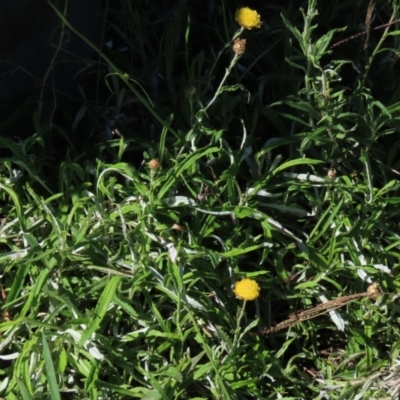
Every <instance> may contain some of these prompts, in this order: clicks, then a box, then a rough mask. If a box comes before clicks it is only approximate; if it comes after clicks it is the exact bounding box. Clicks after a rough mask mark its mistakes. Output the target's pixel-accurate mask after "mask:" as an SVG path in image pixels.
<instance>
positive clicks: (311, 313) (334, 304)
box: [259, 283, 382, 335]
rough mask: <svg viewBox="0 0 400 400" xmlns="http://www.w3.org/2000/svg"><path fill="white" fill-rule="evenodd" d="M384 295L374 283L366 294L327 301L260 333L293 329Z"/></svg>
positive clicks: (266, 333) (297, 313)
mask: <svg viewBox="0 0 400 400" xmlns="http://www.w3.org/2000/svg"><path fill="white" fill-rule="evenodd" d="M381 295H382V291H381V289H380V288H379V286H378V284H376V283H373V284H372V285H370V286H369V287H368V289H367V291H366V292H365V293H357V294H352V295H349V296H342V297H338V298H337V299H335V300H331V301H327V302H326V303H322V304H319V305H318V306H316V307H312V308H308V309H306V310H301V311H298V312H296V313H293V314H290V315H289V317H288V318H287V319H285V320H284V321H282V322H280V323H279V324H277V325H275V326H273V327H270V328H266V329H263V330H262V331H260V332H259V334H260V335H270V334H271V333H275V332H278V331H281V330H282V329H286V328H291V327H292V326H294V325H296V324H298V323H300V322H304V321H307V320H309V319H312V318H315V317H318V316H319V315H322V314H325V313H327V312H329V311H332V310H335V309H336V308H340V307H343V306H344V305H346V304H348V303H351V302H352V301H354V300H358V299H362V298H363V297H369V298H370V299H373V300H375V299H377V298H378V297H379V296H381Z"/></svg>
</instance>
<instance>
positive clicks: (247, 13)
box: [235, 7, 262, 30]
mask: <svg viewBox="0 0 400 400" xmlns="http://www.w3.org/2000/svg"><path fill="white" fill-rule="evenodd" d="M235 19H236V22H237V23H238V24H239V25H240V26H243V28H246V29H249V30H250V29H253V28H259V27H260V26H261V24H262V22H261V18H260V16H259V15H258V14H257V11H254V10H252V9H250V8H249V7H242V8H240V9H239V10H237V11H236V17H235Z"/></svg>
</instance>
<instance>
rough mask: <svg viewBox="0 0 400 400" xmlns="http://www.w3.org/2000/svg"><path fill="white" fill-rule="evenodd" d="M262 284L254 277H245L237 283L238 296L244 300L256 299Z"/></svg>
mask: <svg viewBox="0 0 400 400" xmlns="http://www.w3.org/2000/svg"><path fill="white" fill-rule="evenodd" d="M259 292H260V286H258V284H257V282H256V281H254V280H253V279H249V278H244V279H242V280H241V281H239V282H236V283H235V289H233V293H235V295H236V297H238V298H239V299H242V300H255V299H256V298H257V297H258V296H259V295H260V293H259Z"/></svg>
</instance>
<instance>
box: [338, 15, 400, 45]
mask: <svg viewBox="0 0 400 400" xmlns="http://www.w3.org/2000/svg"><path fill="white" fill-rule="evenodd" d="M398 22H400V18H399V19H396V20H395V21H392V22H387V23H386V24H383V25H379V26H376V27H375V28H374V29H373V31H377V30H378V29H382V28H386V27H388V26H391V25H394V24H397V23H398ZM367 33H368V31H364V32H360V33H357V34H355V35H353V36H350V37H348V38H346V39H343V40H340V41H339V42H336V43H334V44H333V45H332V46H331V47H330V48H331V49H333V48H335V47H337V46H340V45H342V44H344V43H346V42H349V41H350V40H353V39H357V38H358V37H360V36H363V35H366V34H367Z"/></svg>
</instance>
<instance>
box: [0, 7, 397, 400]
mask: <svg viewBox="0 0 400 400" xmlns="http://www.w3.org/2000/svg"><path fill="white" fill-rule="evenodd" d="M192 3H193V4H192ZM282 3H284V2H281V1H279V2H272V3H271V2H270V3H268V4H267V5H265V4H264V3H263V4H264V5H263V6H262V7H261V8H260V9H259V10H258V11H259V13H260V14H261V18H262V19H263V21H264V24H263V26H262V27H261V28H260V29H254V30H251V31H246V30H244V29H240V30H238V26H237V24H236V22H235V20H234V13H235V9H229V8H228V6H227V5H228V4H229V3H227V2H224V1H221V2H218V8H215V9H213V8H212V7H211V6H210V9H209V10H208V11H207V13H205V12H204V5H201V6H200V5H199V3H198V2H183V3H182V2H181V3H178V4H177V3H176V2H168V1H166V2H159V3H149V2H147V1H139V2H137V1H124V2H121V4H119V5H117V3H116V4H111V2H109V7H108V8H107V18H108V19H107V23H106V26H107V32H108V34H110V35H111V36H112V37H113V39H114V40H115V41H120V43H124V44H126V45H128V47H129V48H130V49H131V53H129V54H128V53H123V52H118V51H116V50H113V49H108V50H105V52H104V53H102V54H101V58H102V61H101V65H103V66H104V65H105V66H106V67H107V69H108V71H109V72H108V74H106V76H103V78H102V79H103V80H104V82H105V86H106V87H107V90H108V91H109V99H108V103H107V107H108V109H109V110H111V109H112V110H113V112H114V113H115V115H120V114H122V113H124V115H125V117H126V118H125V122H124V121H123V119H122V118H120V119H119V120H118V118H116V120H117V124H116V125H115V126H113V129H117V130H114V133H119V136H116V135H115V136H114V137H113V139H110V140H108V141H103V140H100V139H99V140H97V139H94V140H93V142H92V143H90V148H88V149H87V151H86V152H85V153H79V152H78V151H77V150H76V148H75V147H74V146H73V144H72V145H71V147H68V151H64V152H63V153H62V154H63V156H62V157H61V158H60V159H57V160H55V159H51V157H53V155H54V148H57V140H56V139H54V141H51V140H50V142H47V141H46V140H43V137H45V136H43V135H45V134H46V132H45V128H43V131H40V129H39V132H38V133H37V134H35V135H32V136H31V137H30V138H29V139H27V140H26V141H23V142H14V141H13V140H11V139H5V138H1V139H0V145H1V147H2V148H3V149H7V151H8V152H9V154H8V155H7V157H3V158H2V163H1V167H0V204H1V210H2V212H1V218H2V219H1V224H0V242H1V252H0V259H1V285H2V293H1V298H2V302H1V312H2V314H1V315H2V318H1V322H0V335H1V343H0V360H1V362H0V380H1V383H0V396H2V397H4V398H6V399H10V400H13V399H24V400H25V399H59V398H63V399H64V398H65V399H67V398H68V399H89V398H90V399H128V398H141V399H152V400H156V399H198V400H200V399H286V400H289V399H305V398H307V399H308V398H310V399H336V400H339V399H346V400H350V399H354V400H356V399H362V398H364V399H374V398H376V399H378V398H379V399H385V398H387V399H389V398H395V396H398V393H399V387H398V384H397V382H398V379H399V373H400V367H399V365H400V364H399V349H400V341H399V339H398V338H399V337H400V336H399V334H400V332H399V326H400V325H399V316H398V313H397V311H398V294H397V292H398V290H399V287H400V281H399V279H398V270H399V261H398V260H399V256H400V238H399V234H398V228H399V222H400V220H399V213H400V212H399V207H398V205H399V203H400V193H399V188H400V184H399V181H398V178H399V175H400V172H399V170H400V158H399V157H397V154H398V152H399V150H398V149H399V147H400V141H399V139H398V137H397V136H398V135H397V134H398V130H399V128H398V127H399V122H400V121H399V118H400V117H399V109H400V90H399V83H400V81H399V78H398V76H399V75H398V73H397V72H398V71H397V69H398V66H397V55H398V50H397V49H398V30H397V23H396V24H390V25H388V26H385V27H383V28H381V29H376V30H372V31H371V32H370V33H369V35H359V36H357V37H355V38H351V36H352V35H355V34H357V33H360V32H362V31H364V30H365V29H366V27H365V26H364V24H365V18H366V17H365V16H366V14H367V4H363V3H362V2H341V1H339V0H337V1H331V2H324V1H322V0H320V1H317V0H309V1H308V3H307V2H303V3H304V4H303V8H301V9H297V8H295V6H294V3H296V2H288V3H287V4H282ZM328 3H329V4H328ZM389 3H390V4H387V2H377V4H376V6H375V9H374V10H373V16H374V20H373V21H372V24H373V26H375V25H380V24H384V23H389V22H390V21H395V20H397V19H398V18H399V10H398V2H397V0H391V1H390V2H389ZM375 20H376V21H379V23H377V24H375V22H374V21H375ZM374 24H375V25H374ZM238 37H240V38H245V39H246V40H247V43H246V51H245V53H244V54H243V55H237V54H234V53H233V51H232V49H231V45H232V42H233V40H234V39H236V38H238ZM366 38H368V42H367V43H368V45H367V46H365V43H366V42H365V41H366ZM340 41H343V42H342V43H341V44H340V45H337V46H333V45H334V44H335V43H337V42H340ZM388 82H389V86H388V85H387V83H388ZM95 122H96V124H95V125H96V127H97V128H96V129H97V130H98V131H101V130H102V128H100V126H101V124H102V123H103V122H102V121H95ZM58 134H59V135H62V134H63V133H62V132H61V133H60V132H59V133H58ZM56 137H57V136H56ZM98 137H100V134H99V135H98V136H97V138H98ZM154 158H157V159H158V161H159V165H157V163H153V164H151V163H149V161H150V160H152V159H154ZM154 165H155V167H153V166H154ZM150 167H151V168H150ZM158 167H159V168H158ZM243 277H247V278H251V279H253V280H256V281H257V283H258V285H259V286H260V287H261V293H260V297H259V298H258V299H256V300H255V301H254V302H246V303H244V302H243V301H241V300H239V299H236V298H235V297H234V294H233V291H232V288H233V285H234V283H235V282H236V281H237V280H240V279H241V278H243ZM371 282H376V283H378V284H379V285H380V287H381V288H382V290H383V292H384V295H383V296H381V297H379V298H378V299H376V300H375V299H370V298H363V299H360V300H357V301H354V302H352V303H349V304H348V305H347V306H346V307H344V308H341V309H337V310H331V311H330V312H329V313H328V314H326V315H324V316H318V317H316V318H313V319H311V320H309V321H305V322H301V323H298V324H296V325H295V326H293V327H292V328H290V329H289V330H287V331H280V332H278V333H274V334H272V335H269V336H263V335H262V334H260V332H261V331H262V329H263V328H265V327H268V326H274V324H275V323H277V322H280V321H282V320H284V319H285V318H286V317H287V316H288V315H289V314H291V313H295V312H296V311H298V310H301V309H306V308H310V307H313V306H315V305H317V304H319V303H321V302H325V301H327V300H332V299H335V298H336V297H339V296H345V295H351V294H355V293H362V292H365V291H366V290H367V287H368V286H369V284H370V283H371Z"/></svg>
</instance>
